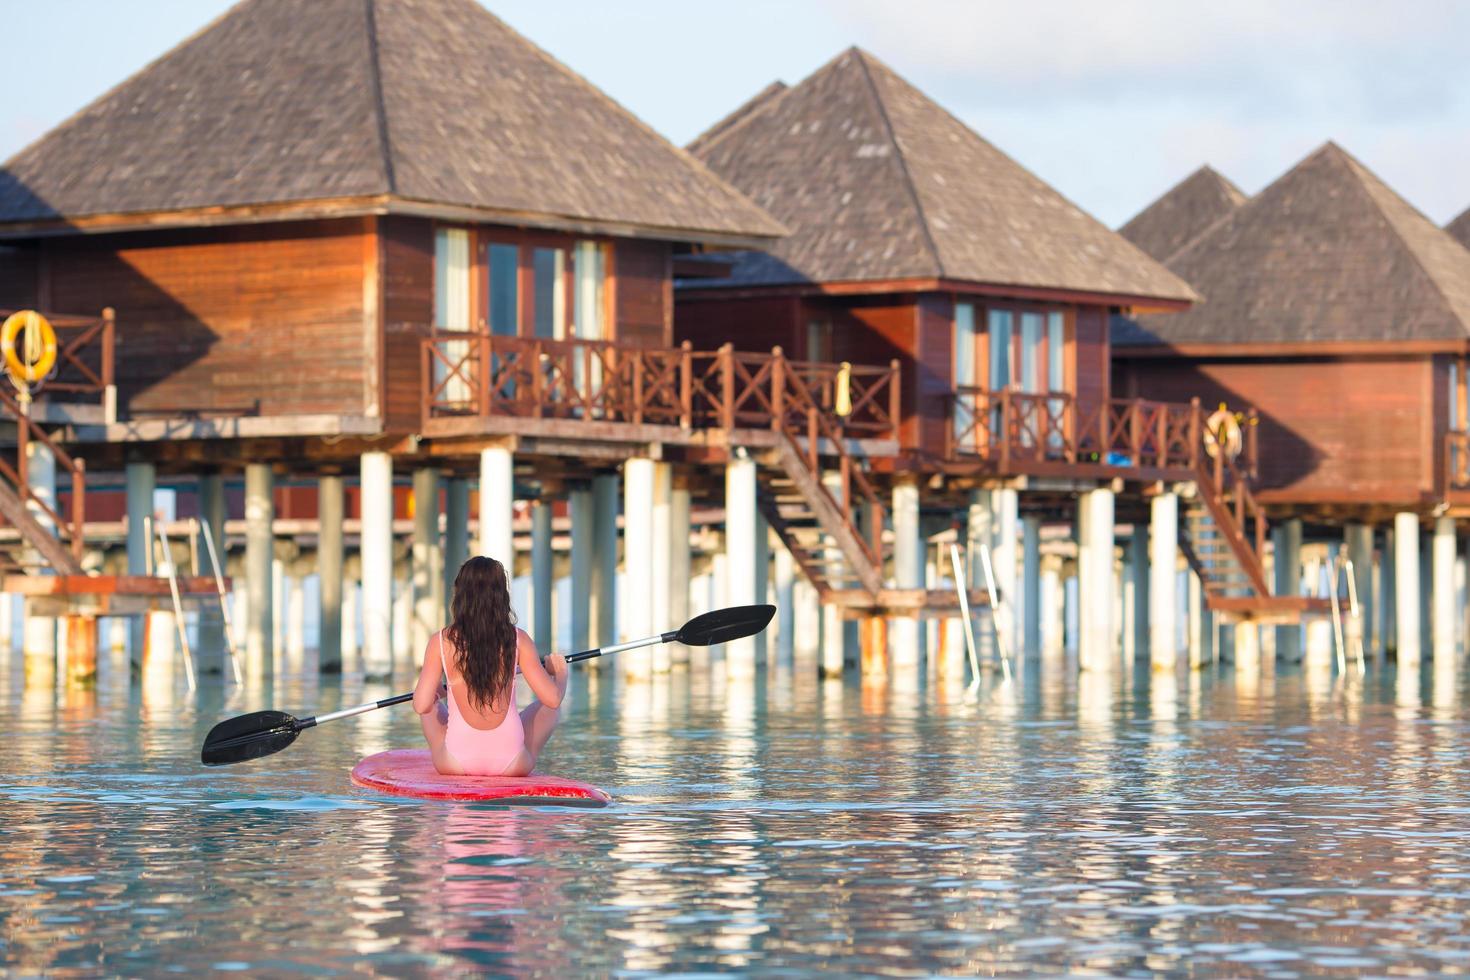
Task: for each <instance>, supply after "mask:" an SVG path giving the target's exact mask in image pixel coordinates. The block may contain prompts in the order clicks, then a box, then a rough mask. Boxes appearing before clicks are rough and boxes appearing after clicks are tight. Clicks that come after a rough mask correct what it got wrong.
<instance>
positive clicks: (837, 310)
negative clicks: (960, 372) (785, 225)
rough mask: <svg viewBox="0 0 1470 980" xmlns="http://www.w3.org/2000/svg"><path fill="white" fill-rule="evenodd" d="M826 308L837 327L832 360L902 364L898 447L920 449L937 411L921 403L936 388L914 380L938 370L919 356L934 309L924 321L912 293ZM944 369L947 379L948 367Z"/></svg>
mask: <svg viewBox="0 0 1470 980" xmlns="http://www.w3.org/2000/svg"><path fill="white" fill-rule="evenodd" d="M826 309H827V310H828V315H830V317H831V319H832V323H833V333H832V357H833V360H836V361H851V362H852V363H853V364H869V365H874V366H880V365H886V364H888V363H889V362H890V361H892V360H895V359H896V360H898V361H899V363H900V365H901V367H900V370H901V372H902V375H903V381H902V389H903V390H902V396H903V401H902V408H903V417H902V420H901V421H900V424H899V442H900V444H901V445H902V446H903V447H904V448H910V447H915V446H919V445H921V444H922V441H923V440H924V439H925V438H926V435H925V434H926V433H927V432H928V431H929V429H930V428H931V427H932V425H933V412H934V410H935V409H934V406H933V405H932V403H931V400H929V399H925V400H924V401H923V402H922V403H921V401H920V398H919V393H920V391H925V392H928V391H929V390H930V389H931V387H932V385H929V384H926V383H923V382H916V380H915V379H916V378H920V377H921V376H922V375H930V374H932V373H933V372H934V370H935V368H934V365H932V364H930V363H927V362H926V363H924V364H923V365H922V367H921V365H920V362H919V358H918V357H917V356H916V352H917V351H919V350H920V344H921V339H922V337H923V336H926V335H928V334H929V333H930V331H931V330H932V319H931V316H932V310H931V311H929V312H930V314H931V316H926V317H922V318H921V316H920V307H919V301H918V298H917V297H916V296H914V295H912V294H904V295H898V296H876V297H859V298H853V299H847V300H842V301H837V300H833V301H830V302H829V303H828V304H827V306H826ZM810 315H811V316H812V317H813V318H815V317H817V316H820V313H818V312H817V311H815V310H814V311H813V312H812V313H811V314H810ZM921 319H922V320H923V321H924V326H923V328H922V329H921ZM946 356H947V355H946ZM944 370H945V374H946V377H947V375H948V367H947V365H946V367H945V368H944ZM940 411H942V407H941V409H940ZM941 424H942V423H941Z"/></svg>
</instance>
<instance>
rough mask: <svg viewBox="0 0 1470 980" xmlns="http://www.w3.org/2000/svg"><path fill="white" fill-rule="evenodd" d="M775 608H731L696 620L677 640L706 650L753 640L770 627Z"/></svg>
mask: <svg viewBox="0 0 1470 980" xmlns="http://www.w3.org/2000/svg"><path fill="white" fill-rule="evenodd" d="M774 615H776V607H775V606H731V607H730V608H729V609H716V610H714V611H712V612H707V613H705V614H703V615H702V616H695V617H694V618H693V619H691V620H690V621H689V622H687V623H685V624H684V626H683V628H682V629H680V630H679V632H678V634H677V635H676V636H675V637H674V639H675V640H677V641H678V642H680V643H682V644H684V645H685V646H688V647H707V646H713V645H714V644H716V643H729V642H730V641H731V640H739V639H741V638H743V637H747V636H754V635H755V634H757V633H759V632H760V631H761V630H763V629H765V628H766V627H767V626H769V625H770V623H771V617H772V616H774Z"/></svg>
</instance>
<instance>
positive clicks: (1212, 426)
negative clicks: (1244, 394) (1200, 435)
mask: <svg viewBox="0 0 1470 980" xmlns="http://www.w3.org/2000/svg"><path fill="white" fill-rule="evenodd" d="M1204 443H1205V452H1206V453H1208V454H1209V456H1210V458H1211V459H1214V458H1215V457H1217V456H1219V455H1220V452H1221V450H1224V452H1225V458H1226V459H1234V458H1235V457H1237V456H1239V455H1240V452H1241V450H1242V449H1244V448H1245V437H1244V435H1243V434H1242V433H1241V431H1240V422H1239V421H1238V420H1237V419H1236V418H1235V416H1234V415H1232V414H1231V413H1230V412H1229V411H1227V410H1226V409H1225V406H1224V405H1221V406H1220V407H1219V408H1218V409H1216V410H1215V411H1214V412H1213V413H1212V414H1211V415H1210V417H1209V418H1207V419H1205V437H1204Z"/></svg>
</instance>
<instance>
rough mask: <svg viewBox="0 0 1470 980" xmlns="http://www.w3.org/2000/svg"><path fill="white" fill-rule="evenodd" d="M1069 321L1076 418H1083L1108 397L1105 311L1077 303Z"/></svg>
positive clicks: (1106, 311) (1106, 314)
mask: <svg viewBox="0 0 1470 980" xmlns="http://www.w3.org/2000/svg"><path fill="white" fill-rule="evenodd" d="M1073 322H1074V324H1075V326H1074V328H1073V335H1074V341H1073V345H1072V349H1073V350H1074V351H1075V352H1076V361H1075V363H1074V364H1073V366H1072V371H1073V372H1074V374H1073V377H1074V378H1075V379H1076V395H1077V417H1078V418H1079V419H1085V418H1087V417H1088V416H1089V415H1090V414H1091V413H1092V410H1093V409H1094V408H1095V407H1097V404H1098V403H1099V402H1101V401H1104V400H1106V399H1108V398H1110V397H1112V392H1111V384H1110V378H1109V373H1110V372H1109V364H1108V359H1109V346H1108V344H1109V342H1108V310H1107V308H1106V307H1101V306H1079V307H1077V309H1076V313H1075V314H1074V320H1073ZM1184 400H1185V401H1188V400H1189V399H1188V398H1185V399H1184ZM1079 424H1080V423H1079Z"/></svg>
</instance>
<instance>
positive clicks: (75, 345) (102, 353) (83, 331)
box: [0, 307, 117, 418]
mask: <svg viewBox="0 0 1470 980" xmlns="http://www.w3.org/2000/svg"><path fill="white" fill-rule="evenodd" d="M14 312H16V311H14V310H0V322H3V321H4V320H5V319H6V318H8V317H9V316H10V315H11V314H12V313H14ZM42 316H44V317H45V318H46V319H47V321H48V322H50V324H51V326H52V328H53V329H54V330H55V331H56V368H55V370H54V371H53V372H52V374H51V377H49V378H47V379H46V380H45V381H44V382H42V383H40V384H39V385H37V386H36V388H35V391H36V394H37V396H38V397H39V396H40V395H45V394H57V393H61V392H65V393H66V394H68V395H99V396H101V401H102V402H103V404H104V405H106V406H107V407H108V410H109V412H108V417H109V418H112V416H113V415H114V414H115V406H116V397H117V396H116V390H117V389H116V388H115V386H114V380H113V364H114V360H115V358H114V352H115V349H116V343H117V338H116V332H117V322H116V317H115V315H114V314H113V311H112V308H111V307H108V308H107V309H105V310H103V311H102V315H101V316H95V317H87V316H71V315H68V314H63V313H46V312H44V311H43V312H42Z"/></svg>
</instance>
